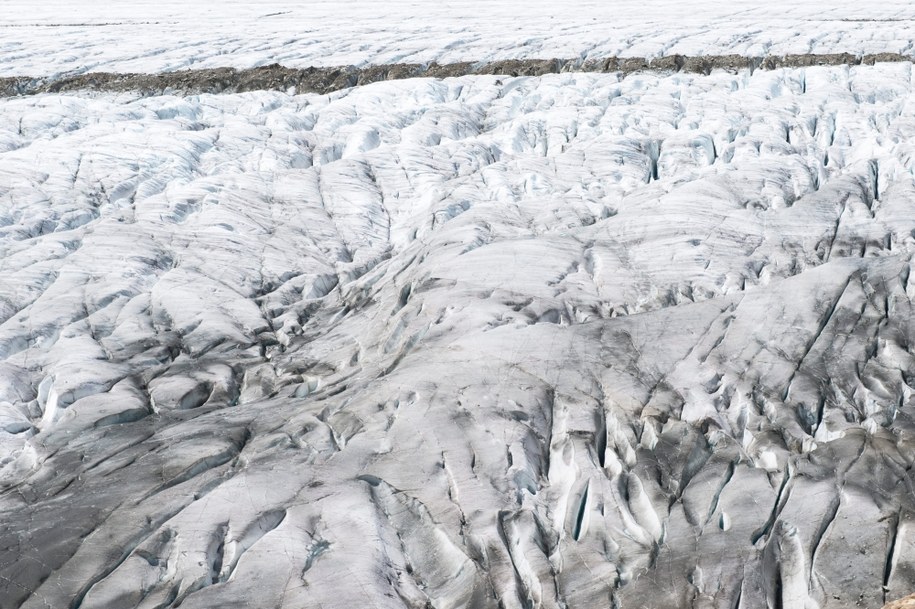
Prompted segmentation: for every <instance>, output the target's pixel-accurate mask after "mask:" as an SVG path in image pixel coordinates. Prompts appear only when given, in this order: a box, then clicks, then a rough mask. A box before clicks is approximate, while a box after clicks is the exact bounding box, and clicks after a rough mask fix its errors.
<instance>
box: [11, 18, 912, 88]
mask: <svg viewBox="0 0 915 609" xmlns="http://www.w3.org/2000/svg"><path fill="white" fill-rule="evenodd" d="M804 53H816V54H823V53H851V54H856V55H862V54H869V53H901V54H905V55H912V54H913V53H915V5H913V4H912V3H911V2H910V1H909V0H885V1H884V2H862V1H860V0H833V1H830V2H828V3H826V2H822V1H820V2H797V1H793V0H771V1H766V2H759V1H757V0H754V1H753V2H748V1H747V0H654V1H651V2H646V1H644V0H613V1H607V0H566V1H563V2H556V1H555V0H526V1H524V2H514V1H501V2H500V1H496V2H482V1H481V0H441V1H436V2H429V1H422V0H386V1H384V2H377V1H370V0H345V1H340V0H268V1H266V2H249V1H246V0H221V1H220V2H210V1H199V0H196V1H192V2H187V1H178V0H156V1H151V0H145V1H143V2H137V1H131V2H126V1H123V0H118V1H108V2H86V1H64V0H56V1H46V0H43V1H42V2H35V1H34V0H4V1H3V2H2V4H0V77H3V76H34V77H44V76H54V75H64V74H73V73H84V72H158V71H163V70H181V69H186V68H220V67H227V66H231V67H235V68H251V67H256V66H262V65H268V64H273V63H276V62H279V63H281V64H283V65H285V66H290V67H308V66H338V65H350V64H353V65H356V66H364V65H367V64H376V65H377V64H391V63H424V62H431V61H437V62H438V63H453V62H461V61H472V62H489V61H494V60H505V59H531V58H533V59H549V58H552V57H559V58H563V59H574V58H576V57H580V58H582V59H583V60H587V59H600V58H603V57H608V56H625V57H648V58H653V57H658V56H662V55H674V54H681V55H689V56H695V55H726V54H737V55H745V56H751V57H761V56H768V55H786V54H804Z"/></svg>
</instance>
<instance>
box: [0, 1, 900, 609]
mask: <svg viewBox="0 0 915 609" xmlns="http://www.w3.org/2000/svg"><path fill="white" fill-rule="evenodd" d="M798 10H802V9H798ZM86 18H87V19H89V18H91V15H89V16H87V17H86ZM112 18H113V17H112ZM874 31H880V32H882V31H883V30H874ZM875 35H876V34H875ZM913 100H915V97H913V91H912V73H911V65H910V64H897V65H879V66H876V67H857V68H810V69H806V70H777V71H772V72H755V73H754V74H753V75H752V76H751V75H750V74H749V73H748V72H744V73H741V74H737V75H730V74H725V73H714V74H712V75H711V76H690V75H673V76H661V75H651V74H636V75H630V76H628V77H626V78H625V79H620V78H619V77H617V76H615V75H572V74H565V75H552V76H544V77H542V78H517V79H506V78H503V79H498V78H496V77H465V78H460V79H448V80H444V81H436V80H430V79H417V80H409V81H400V82H390V83H378V84H375V85H370V86H366V87H359V88H355V89H350V90H347V91H342V92H338V93H335V94H332V95H328V96H298V97H290V96H287V95H285V94H280V93H251V94H242V95H227V96H201V97H188V98H183V99H182V98H174V97H155V98H147V99H133V98H131V97H129V96H123V97H110V96H97V97H92V98H87V97H68V96H39V97H35V98H28V99H7V100H2V101H0V150H2V152H0V450H2V456H0V464H2V469H0V485H2V486H0V488H2V489H3V490H2V491H0V513H2V514H3V516H2V518H0V605H2V606H3V607H20V606H21V607H28V608H32V607H36V608H45V607H70V608H72V609H76V608H78V607H81V608H84V609H85V608H111V607H118V608H122V607H124V608H126V607H143V608H164V607H177V606H178V605H180V606H181V607H183V608H186V609H190V608H202V607H214V608H215V607H219V608H226V607H289V608H293V607H296V608H298V607H318V606H323V607H340V608H343V607H364V606H369V605H371V606H374V607H392V608H393V607H405V606H408V607H423V606H429V605H431V606H434V607H511V608H514V607H518V608H522V607H523V608H529V607H575V608H578V607H581V608H591V607H607V606H614V607H623V608H626V607H632V608H636V607H657V608H662V607H664V608H667V607H686V606H692V607H696V608H700V607H702V608H706V607H728V608H731V607H742V608H744V609H755V608H760V609H762V608H764V607H782V608H784V609H811V608H813V607H837V608H838V607H853V606H865V607H877V606H880V605H881V604H882V602H883V601H884V599H885V598H887V597H889V598H895V597H898V596H902V595H903V594H905V593H908V592H909V591H911V590H912V588H913V586H915V548H913V542H915V520H913V516H912V514H913V513H915V501H913V489H912V474H911V467H912V464H913V463H915V437H913V434H915V424H913V418H912V417H913V413H915V406H913V403H912V399H913V398H912V385H911V383H912V378H913V377H912V375H913V371H915V354H913V348H915V325H913V321H915V316H913V313H915V312H913V298H915V278H912V277H911V267H912V255H913V253H915V213H913V209H915V207H913V201H915V181H913V163H915V157H913V153H915V143H913V136H915V113H913V107H915V106H913Z"/></svg>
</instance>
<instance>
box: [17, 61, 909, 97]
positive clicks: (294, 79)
mask: <svg viewBox="0 0 915 609" xmlns="http://www.w3.org/2000/svg"><path fill="white" fill-rule="evenodd" d="M911 61H913V58H912V57H909V56H907V55H901V54H898V53H878V54H874V55H853V54H851V53H831V54H821V55H816V54H805V55H785V56H769V57H745V56H743V55H708V56H696V57H689V56H685V55H668V56H665V57H658V58H654V59H649V58H645V57H609V58H605V59H599V60H598V59H592V60H581V59H507V60H500V61H491V62H472V61H466V62H460V63H449V64H438V63H434V62H433V63H429V64H419V63H397V64H385V65H370V66H365V67H354V66H332V67H310V68H288V67H285V66H282V65H279V64H273V65H269V66H262V67H258V68H250V69H242V70H239V69H235V68H207V69H199V70H181V71H175V72H161V73H158V74H118V73H110V72H91V73H86V74H78V75H73V76H63V77H33V76H10V77H4V78H0V97H15V96H21V95H36V94H40V93H65V92H77V91H98V92H103V93H121V92H135V93H139V94H141V95H161V94H182V95H196V94H201V93H239V92H244V91H265V90H274V91H295V92H296V93H322V94H323V93H330V92H333V91H339V90H341V89H346V88H348V87H354V86H358V85H365V84H370V83H373V82H378V81H383V80H398V79H403V78H417V77H430V78H447V77H453V76H465V75H470V74H488V75H504V76H542V75H544V74H558V73H560V72H622V73H624V74H629V73H633V72H642V71H658V72H687V73H694V74H709V73H711V72H712V71H713V70H729V71H739V70H747V69H748V70H751V71H753V70H758V69H762V70H774V69H778V68H803V67H810V66H840V65H873V64H875V63H885V62H897V63H898V62H911Z"/></svg>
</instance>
